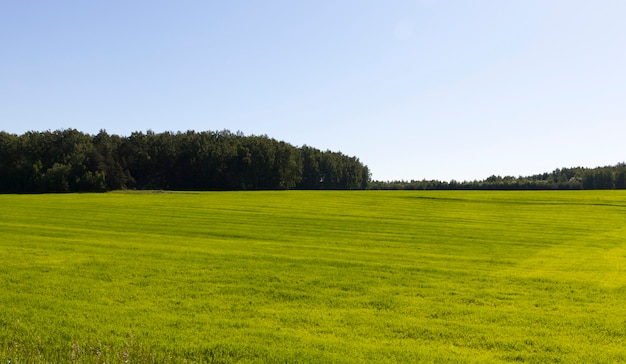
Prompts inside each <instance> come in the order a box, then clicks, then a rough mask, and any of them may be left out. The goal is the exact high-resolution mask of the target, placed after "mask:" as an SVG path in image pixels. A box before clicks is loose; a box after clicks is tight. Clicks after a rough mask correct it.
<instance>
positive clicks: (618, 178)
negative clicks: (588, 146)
mask: <svg viewBox="0 0 626 364" xmlns="http://www.w3.org/2000/svg"><path fill="white" fill-rule="evenodd" d="M368 188H369V189H385V190H596V189H626V164H624V163H619V164H617V165H615V166H605V167H597V168H583V167H576V168H558V169H555V170H554V171H552V172H551V173H542V174H536V175H532V176H526V177H523V176H519V177H514V176H504V177H502V176H496V175H492V176H490V177H488V178H486V179H484V180H481V181H463V182H458V181H455V180H452V181H450V182H445V181H437V180H421V181H416V180H412V181H389V182H383V181H373V182H371V183H370V184H369V187H368Z"/></svg>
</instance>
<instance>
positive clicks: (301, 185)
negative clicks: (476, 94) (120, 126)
mask: <svg viewBox="0 0 626 364" xmlns="http://www.w3.org/2000/svg"><path fill="white" fill-rule="evenodd" d="M369 182H370V172H369V169H368V167H367V166H365V165H364V164H363V163H361V162H360V161H359V159H358V158H356V157H349V156H346V155H344V154H342V153H339V152H332V151H321V150H319V149H316V148H313V147H310V146H306V145H305V146H302V147H295V146H293V145H291V144H288V143H286V142H283V141H278V140H275V139H272V138H269V137H267V136H265V135H262V136H254V135H251V136H246V135H243V134H242V133H239V132H238V133H231V132H230V131H228V130H224V131H214V132H211V131H207V132H195V131H187V132H184V133H182V132H177V133H172V132H164V133H154V132H152V131H148V132H146V133H143V132H134V133H132V134H131V135H130V136H128V137H123V136H118V135H110V134H108V133H107V132H106V131H104V130H101V131H100V132H99V133H98V134H96V135H89V134H85V133H83V132H80V131H78V130H75V129H66V130H56V131H44V132H35V131H31V132H27V133H24V134H22V135H15V134H10V133H6V132H0V192H2V193H44V192H102V191H110V190H118V189H163V190H261V189H364V188H367V186H368V184H369Z"/></svg>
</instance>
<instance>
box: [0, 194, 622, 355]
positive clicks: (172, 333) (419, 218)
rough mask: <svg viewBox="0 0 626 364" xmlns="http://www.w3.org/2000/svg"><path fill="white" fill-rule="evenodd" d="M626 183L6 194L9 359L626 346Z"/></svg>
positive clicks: (0, 233) (3, 253)
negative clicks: (569, 187) (545, 188)
mask: <svg viewBox="0 0 626 364" xmlns="http://www.w3.org/2000/svg"><path fill="white" fill-rule="evenodd" d="M625 227H626V191H552V192H528V191H527V192H521V191H516V192H478V191H465V192H461V191H447V192H443V191H426V192H423V191H422V192H420V191H411V192H409V191H406V192H403V191H343V192H340V191H328V192H319V191H318V192H313V191H277V192H207V193H156V192H147V193H136V192H117V193H106V194H65V195H0V262H1V264H0V362H1V363H9V362H10V363H31V362H54V363H57V362H76V363H94V362H100V363H105V362H106V363H110V362H113V363H116V362H131V363H135V362H161V363H162V362H185V361H186V362H209V363H210V362H216V363H221V362H244V363H245V362H268V363H278V362H280V363H292V362H312V363H320V362H330V363H350V362H356V363H361V362H376V363H379V362H402V363H407V362H419V361H422V362H480V363H482V362H550V363H552V362H562V363H574V362H587V363H589V362H593V363H595V362H599V363H602V362H604V363H616V362H626V230H625Z"/></svg>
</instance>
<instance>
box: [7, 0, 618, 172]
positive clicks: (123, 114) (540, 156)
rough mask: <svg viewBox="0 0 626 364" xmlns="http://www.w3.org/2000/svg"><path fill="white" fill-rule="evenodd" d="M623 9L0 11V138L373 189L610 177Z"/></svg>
mask: <svg viewBox="0 0 626 364" xmlns="http://www.w3.org/2000/svg"><path fill="white" fill-rule="evenodd" d="M625 18H626V1H621V0H619V1H618V0H614V1H609V0H594V1H591V0H589V1H580V0H541V1H539V0H524V1H522V0H511V1H502V0H491V1H487V0H476V1H471V0H467V1H461V0H456V1H454V0H449V1H446V0H421V1H420V0H411V1H401V0H398V1H380V0H376V1H375V0H363V1H347V0H345V1H343V0H332V1H330V0H329V1H326V0H316V1H309V0H302V1H287V0H284V1H273V0H270V1H263V2H261V1H243V0H242V1H201V0H193V1H184V0H183V1H139V0H137V1H120V0H110V1H78V0H75V1H28V0H24V1H3V2H0V45H1V46H2V47H1V49H0V130H4V131H7V132H10V133H15V134H22V133H24V132H26V131H30V130H35V131H43V130H56V129H66V128H75V129H78V130H80V131H83V132H86V133H90V134H95V133H97V132H98V131H99V130H100V129H106V130H107V131H108V132H109V133H110V134H119V135H130V133H131V132H133V131H144V132H145V131H146V130H148V129H150V130H153V131H154V132H162V131H174V132H175V131H186V130H196V131H205V130H211V131H214V130H223V129H228V130H230V131H233V132H236V131H241V132H243V133H244V134H247V135H249V134H256V135H259V134H266V135H268V136H269V137H272V138H275V139H278V140H284V141H286V142H288V143H291V144H293V145H296V146H301V145H303V144H307V145H310V146H313V147H316V148H319V149H322V150H326V149H330V150H333V151H341V152H342V153H344V154H347V155H350V156H357V157H358V158H359V159H360V160H361V161H362V162H363V163H365V164H366V165H368V166H369V168H370V170H371V171H372V173H373V178H374V179H377V180H401V179H402V180H411V179H418V180H420V179H440V180H446V181H448V180H451V179H456V180H459V181H463V180H473V179H484V178H486V177H488V176H490V175H492V174H496V175H514V176H518V175H530V174H535V173H542V172H550V171H552V170H553V169H555V168H560V167H575V166H584V167H596V166H603V165H613V164H616V163H618V162H623V161H625V160H626V142H625V139H626V138H625V136H626V100H625V96H626V21H624V19H625Z"/></svg>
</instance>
